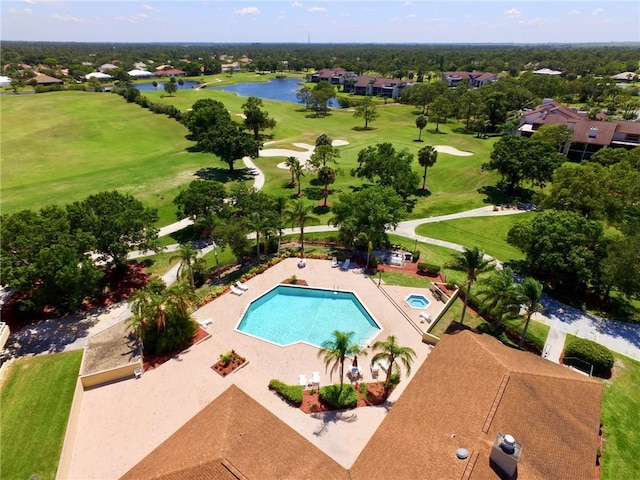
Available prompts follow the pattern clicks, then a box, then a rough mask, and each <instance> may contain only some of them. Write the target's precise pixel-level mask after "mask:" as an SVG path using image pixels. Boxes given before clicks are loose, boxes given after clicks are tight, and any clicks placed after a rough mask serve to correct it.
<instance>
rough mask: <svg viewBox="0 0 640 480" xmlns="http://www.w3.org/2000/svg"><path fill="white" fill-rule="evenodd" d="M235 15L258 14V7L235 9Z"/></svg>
mask: <svg viewBox="0 0 640 480" xmlns="http://www.w3.org/2000/svg"><path fill="white" fill-rule="evenodd" d="M236 15H260V10H259V9H258V7H244V8H239V9H238V10H236Z"/></svg>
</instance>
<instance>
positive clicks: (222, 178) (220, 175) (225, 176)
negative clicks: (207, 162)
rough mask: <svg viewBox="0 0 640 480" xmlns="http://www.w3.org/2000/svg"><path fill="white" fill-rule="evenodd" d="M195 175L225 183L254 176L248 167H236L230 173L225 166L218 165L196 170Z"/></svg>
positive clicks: (249, 178)
mask: <svg viewBox="0 0 640 480" xmlns="http://www.w3.org/2000/svg"><path fill="white" fill-rule="evenodd" d="M195 176H196V177H198V178H202V179H203V180H216V181H218V182H222V183H226V182H230V181H234V180H235V181H245V180H251V179H253V178H254V175H253V174H252V173H251V172H250V171H249V169H248V168H236V169H235V170H234V171H233V173H231V172H230V171H229V170H228V169H226V168H220V167H204V168H201V169H200V170H198V171H196V173H195Z"/></svg>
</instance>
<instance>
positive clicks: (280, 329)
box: [236, 285, 382, 347]
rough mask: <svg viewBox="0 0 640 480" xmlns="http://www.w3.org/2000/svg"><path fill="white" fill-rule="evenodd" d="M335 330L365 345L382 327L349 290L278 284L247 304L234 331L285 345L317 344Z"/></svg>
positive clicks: (317, 345) (330, 336)
mask: <svg viewBox="0 0 640 480" xmlns="http://www.w3.org/2000/svg"><path fill="white" fill-rule="evenodd" d="M335 330H340V331H342V332H355V334H354V336H353V337H352V339H353V341H354V342H355V343H359V344H360V345H361V346H365V345H367V344H368V343H369V342H370V340H371V339H372V338H373V337H374V336H375V335H377V334H378V333H379V332H380V331H381V330H382V328H381V327H380V326H379V325H378V323H377V322H376V321H375V320H374V319H373V317H372V316H371V315H370V314H369V312H367V310H366V309H365V308H364V306H363V305H362V303H361V302H360V301H359V300H358V297H356V295H355V294H354V293H353V292H344V291H333V290H324V289H319V288H308V287H301V286H290V285H278V286H276V287H274V288H272V289H271V290H269V291H268V292H267V293H265V294H264V295H262V296H261V297H259V298H257V299H256V300H254V301H253V302H251V303H250V304H249V306H248V307H247V309H246V310H245V312H244V314H243V315H242V318H241V319H240V322H239V323H238V326H237V327H236V331H239V332H241V333H245V334H247V335H251V336H254V337H257V338H260V339H263V340H266V341H268V342H271V343H275V344H276V345H280V346H282V347H285V346H287V345H291V344H293V343H297V342H303V343H308V344H311V345H313V346H316V347H319V346H320V345H321V344H322V342H324V341H325V340H329V339H331V338H333V337H332V333H333V332H334V331H335Z"/></svg>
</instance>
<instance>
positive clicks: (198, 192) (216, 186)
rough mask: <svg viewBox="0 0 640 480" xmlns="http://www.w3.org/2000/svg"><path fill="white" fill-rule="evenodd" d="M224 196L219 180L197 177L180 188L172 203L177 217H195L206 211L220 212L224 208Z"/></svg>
mask: <svg viewBox="0 0 640 480" xmlns="http://www.w3.org/2000/svg"><path fill="white" fill-rule="evenodd" d="M225 197H226V191H225V188H224V185H223V184H222V183H221V182H218V181H215V180H205V179H197V180H193V181H191V182H190V183H189V185H188V186H187V187H186V188H184V189H181V190H180V193H179V194H178V195H177V196H176V198H174V199H173V203H174V204H175V205H176V206H177V212H176V215H177V217H178V219H182V218H185V217H190V218H192V219H196V218H198V217H200V216H202V215H206V214H207V213H213V214H216V215H219V214H221V213H222V212H223V211H224V210H225V208H226V203H225Z"/></svg>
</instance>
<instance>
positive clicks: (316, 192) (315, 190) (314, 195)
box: [304, 187, 324, 200]
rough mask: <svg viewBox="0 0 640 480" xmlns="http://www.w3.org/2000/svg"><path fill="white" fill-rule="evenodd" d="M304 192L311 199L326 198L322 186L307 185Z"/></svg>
mask: <svg viewBox="0 0 640 480" xmlns="http://www.w3.org/2000/svg"><path fill="white" fill-rule="evenodd" d="M304 194H305V196H306V197H307V198H308V199H309V200H322V199H323V198H324V192H323V189H322V188H320V187H307V188H305V189H304Z"/></svg>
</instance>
